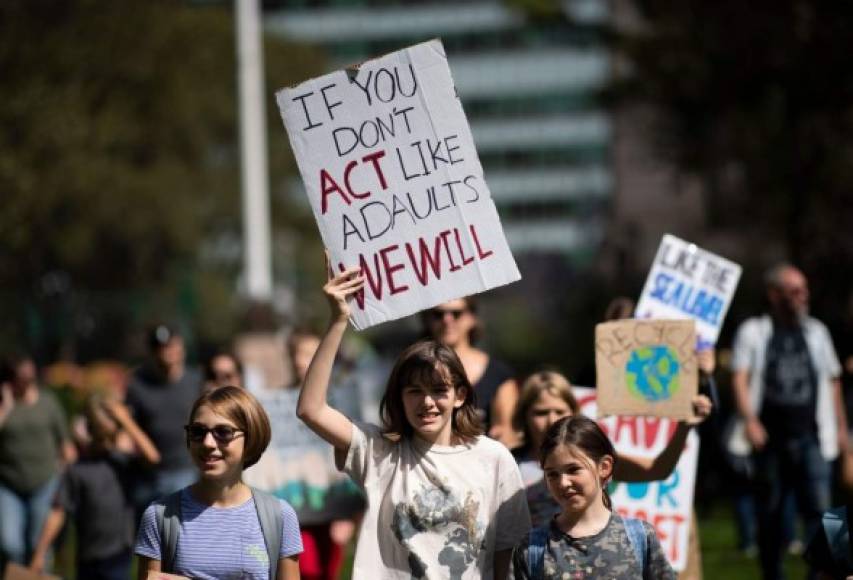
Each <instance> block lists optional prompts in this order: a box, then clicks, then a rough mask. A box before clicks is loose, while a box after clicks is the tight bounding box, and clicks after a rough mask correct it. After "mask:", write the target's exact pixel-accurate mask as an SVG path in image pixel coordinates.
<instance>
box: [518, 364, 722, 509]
mask: <svg viewBox="0 0 853 580" xmlns="http://www.w3.org/2000/svg"><path fill="white" fill-rule="evenodd" d="M711 409H712V404H711V400H710V399H709V398H708V397H706V396H705V395H697V396H696V397H695V398H694V400H693V410H694V413H695V417H694V418H692V419H689V420H687V421H679V423H678V426H677V427H676V429H675V432H674V433H673V435H672V437H671V438H670V440H669V442H668V443H667V445H666V447H665V448H664V449H663V451H661V453H660V454H659V455H658V456H657V457H654V458H651V457H635V456H631V455H619V461H618V462H617V463H616V466H615V467H614V472H613V478H614V479H616V480H618V481H657V480H661V479H666V478H667V477H669V474H670V473H672V470H673V469H675V466H676V464H677V463H678V459H679V458H680V457H681V452H682V450H683V449H684V444H685V443H686V441H687V435H688V434H689V433H690V428H691V427H693V426H695V425H698V424H699V423H701V422H702V421H704V420H705V418H706V417H707V416H708V415H709V414H710V413H711ZM578 413H580V406H579V405H578V402H577V400H576V399H575V396H574V393H573V392H572V386H571V384H569V381H568V380H567V379H566V377H564V376H563V375H561V374H560V373H556V372H553V371H541V372H538V373H535V374H533V375H531V376H530V377H529V378H528V379H527V380H526V381H525V382H524V386H523V387H522V390H521V397H520V398H519V404H518V407H517V408H516V412H515V416H514V417H513V426H514V427H515V429H517V430H518V431H521V432H522V433H523V434H524V444H523V445H522V446H521V447H519V448H517V449H514V450H513V455H514V456H515V458H516V461H518V468H519V470H520V471H521V478H522V480H523V481H524V486H525V489H526V492H527V504H528V507H529V508H530V517H531V521H532V523H533V525H534V526H541V525H543V524H545V523H547V522H548V520H550V519H551V517H553V516H554V514H556V513H558V512H559V511H560V507H559V505H557V503H556V502H554V500H553V499H552V498H551V495H550V494H549V493H548V489H547V487H546V485H545V481H544V474H543V472H542V468H541V466H540V464H539V450H540V448H541V446H542V441H543V439H544V438H545V432H546V431H547V430H548V428H549V427H550V426H551V425H552V424H554V423H555V422H557V421H558V420H560V419H562V418H563V417H568V416H570V415H577V414H578Z"/></svg>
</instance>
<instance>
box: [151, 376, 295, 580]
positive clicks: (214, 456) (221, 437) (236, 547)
mask: <svg viewBox="0 0 853 580" xmlns="http://www.w3.org/2000/svg"><path fill="white" fill-rule="evenodd" d="M185 429H186V433H187V447H188V448H189V452H190V456H191V457H192V460H193V463H195V466H196V468H197V469H198V471H199V478H198V481H197V482H196V483H194V484H193V485H191V486H189V487H186V488H184V489H182V490H180V491H178V492H176V494H173V495H172V496H168V497H167V498H166V499H164V500H160V501H158V502H154V503H152V504H151V505H149V506H148V508H147V509H146V510H145V513H144V515H143V516H142V522H141V524H140V527H139V535H138V537H137V541H136V550H135V551H136V554H137V555H138V556H139V573H138V577H139V578H145V577H146V575H147V574H148V572H149V571H158V572H159V571H163V572H172V573H174V574H178V575H182V576H186V577H188V578H197V579H216V578H245V579H252V580H262V579H267V578H269V579H272V580H296V579H298V578H299V563H298V559H297V555H298V554H299V553H300V552H302V542H301V539H300V534H299V523H298V522H297V521H296V514H295V513H294V511H293V508H291V507H290V505H288V504H287V502H285V501H284V500H280V499H275V498H273V497H272V496H269V495H268V494H264V492H260V491H258V490H254V489H252V488H250V487H249V486H247V485H246V484H245V483H243V479H242V474H243V470H244V469H245V468H247V467H249V466H251V465H254V464H255V463H256V462H257V461H258V459H259V458H260V456H261V454H262V453H263V451H264V449H266V447H267V445H268V444H269V441H270V424H269V419H268V418H267V414H266V412H264V410H263V408H262V407H261V405H260V404H259V403H258V401H257V400H256V399H255V397H253V396H252V395H251V394H249V393H248V392H247V391H245V390H243V389H240V388H237V387H234V386H227V387H220V388H218V389H214V390H212V391H208V392H206V393H204V394H202V395H201V397H199V398H198V399H197V400H196V402H195V404H194V405H193V407H192V411H191V412H190V420H189V423H188V424H187V425H186V427H185ZM270 505H272V506H273V508H272V510H273V514H272V516H270V515H269V511H268V510H269V506H270ZM265 510H267V511H266V512H265ZM276 511H277V512H278V513H275V512H276ZM175 512H177V513H175ZM175 517H177V521H178V525H177V526H171V522H172V521H174V518H175ZM265 521H275V522H276V527H277V528H278V529H275V530H272V533H271V534H268V533H267V530H266V529H264V522H265ZM278 522H280V526H279V525H278ZM174 528H177V531H176V533H177V539H175V537H174V533H173V530H174ZM276 536H278V537H280V541H279V542H278V546H277V549H275V547H272V546H269V545H268V544H269V543H270V541H271V540H270V538H275V537H276ZM172 550H174V553H172ZM269 554H273V555H275V554H277V555H278V558H277V559H276V560H271V559H270V556H269Z"/></svg>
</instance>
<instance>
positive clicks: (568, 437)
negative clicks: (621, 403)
mask: <svg viewBox="0 0 853 580" xmlns="http://www.w3.org/2000/svg"><path fill="white" fill-rule="evenodd" d="M560 445H565V446H566V447H568V448H569V449H574V450H577V451H580V452H581V453H583V454H584V455H586V456H587V457H589V458H590V459H591V460H592V461H593V463H594V464H595V465H598V464H599V462H601V460H602V459H603V458H604V457H605V456H608V455H609V456H610V457H611V459H612V461H613V467H614V469H615V467H616V449H614V448H613V443H611V442H610V439H609V438H608V437H607V435H606V434H605V433H604V431H602V430H601V427H599V426H598V423H596V422H595V421H593V420H592V419H590V418H589V417H586V416H584V415H572V416H571V417H563V418H562V419H560V420H559V421H557V422H556V423H554V424H553V425H551V427H549V428H548V431H547V432H546V433H545V439H544V440H543V441H542V447H541V448H540V449H539V464H540V465H541V466H542V467H543V468H544V467H545V460H546V459H548V456H549V455H551V453H553V452H554V450H555V449H556V448H557V447H559V446H560ZM610 474H611V475H610V476H611V477H613V471H612V470H611V472H610ZM607 483H608V482H607V481H604V482H602V483H601V488H602V489H601V492H602V499H603V501H604V507H606V508H607V509H611V510H612V509H613V502H611V501H610V495H609V494H608V493H607Z"/></svg>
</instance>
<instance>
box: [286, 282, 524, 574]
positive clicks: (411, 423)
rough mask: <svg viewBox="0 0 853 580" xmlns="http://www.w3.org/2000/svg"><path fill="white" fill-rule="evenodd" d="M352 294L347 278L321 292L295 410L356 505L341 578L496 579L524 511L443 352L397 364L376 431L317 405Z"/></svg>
mask: <svg viewBox="0 0 853 580" xmlns="http://www.w3.org/2000/svg"><path fill="white" fill-rule="evenodd" d="M363 286H364V277H363V276H361V275H360V273H359V270H358V269H357V268H351V269H348V270H346V271H344V272H343V273H341V274H340V275H337V276H335V277H334V278H332V279H330V280H329V281H328V283H327V284H326V286H325V287H324V289H323V290H324V292H325V294H326V297H327V299H328V301H329V303H330V306H331V311H332V321H331V323H330V325H329V327H328V329H327V331H326V333H325V335H324V336H323V339H322V341H321V342H320V346H319V348H318V350H317V353H316V354H315V355H314V358H313V360H312V361H311V365H310V367H309V369H308V374H307V376H306V378H305V383H304V385H303V387H302V393H301V395H300V398H299V404H298V408H297V414H298V415H299V417H300V419H302V420H303V421H304V422H305V423H306V424H307V425H308V426H309V427H310V428H311V429H313V430H314V431H315V432H316V433H317V434H318V435H320V436H321V437H323V438H324V439H325V440H326V441H328V442H329V443H331V444H332V445H333V446H334V448H335V456H336V460H337V463H338V466H339V467H340V468H341V469H342V470H344V471H345V472H346V473H347V474H348V475H349V476H350V477H351V478H352V479H353V480H354V481H355V482H356V483H357V484H359V486H360V487H361V488H362V489H363V490H364V491H365V494H366V495H367V503H368V507H367V512H366V513H365V516H364V520H363V523H362V528H361V533H360V534H359V539H358V545H357V547H356V553H355V563H354V566H353V578H383V579H385V580H396V579H399V580H403V579H405V580H409V579H411V578H421V579H424V580H429V579H436V578H442V579H443V578H458V579H460V580H470V579H475V578H476V579H480V578H483V579H486V580H490V579H492V578H496V579H498V580H504V579H505V578H506V577H507V573H508V571H509V564H510V556H511V551H512V547H513V546H515V545H516V544H518V543H519V542H520V541H522V540H523V538H525V537H526V536H527V533H528V530H529V528H530V516H529V514H528V512H527V502H526V501H525V497H524V490H523V487H522V483H521V477H520V475H519V473H518V468H517V467H516V465H515V461H514V460H513V459H512V455H510V453H509V451H508V450H507V448H506V447H505V446H503V445H501V444H500V443H498V442H497V441H493V440H491V439H489V438H488V437H483V436H482V428H481V426H480V421H479V418H478V416H477V412H476V409H475V407H474V391H473V389H472V388H471V383H470V382H469V380H468V376H467V374H466V373H465V369H464V367H463V366H462V363H461V362H460V361H459V357H458V356H456V353H455V352H453V349H451V348H449V347H448V346H446V345H444V344H442V343H440V342H437V341H422V342H419V343H416V344H414V345H412V346H410V347H409V348H408V349H406V350H405V351H404V352H403V353H402V354H401V355H400V357H399V358H398V359H397V361H396V363H395V365H394V368H393V370H392V371H391V375H390V377H389V379H388V384H387V386H386V390H385V394H384V396H383V397H382V401H381V403H380V415H381V417H382V423H383V425H382V427H378V426H375V425H370V424H364V423H353V422H352V421H350V419H349V418H347V417H346V416H345V415H344V414H343V413H341V412H340V411H338V410H337V409H335V408H333V407H331V406H330V405H329V403H328V400H327V394H328V389H329V381H330V378H331V372H332V365H333V363H334V360H335V355H336V353H337V351H338V348H339V347H340V344H341V339H342V338H343V335H344V332H345V331H346V328H347V323H348V319H349V315H350V305H349V303H348V300H349V299H350V298H351V297H352V296H353V294H355V293H356V292H358V291H359V290H360V289H361V288H363Z"/></svg>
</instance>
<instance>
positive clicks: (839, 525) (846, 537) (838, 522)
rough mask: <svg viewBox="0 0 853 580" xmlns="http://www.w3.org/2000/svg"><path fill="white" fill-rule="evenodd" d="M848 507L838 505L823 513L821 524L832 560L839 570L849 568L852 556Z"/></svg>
mask: <svg viewBox="0 0 853 580" xmlns="http://www.w3.org/2000/svg"><path fill="white" fill-rule="evenodd" d="M848 513H850V512H849V511H848V509H847V507H846V506H845V507H838V508H833V509H831V510H827V511H825V512H824V513H823V516H822V518H821V524H822V527H823V533H824V534H826V543H827V545H828V546H829V552H830V553H831V554H832V561H833V562H834V563H835V566H836V567H837V568H838V569H839V570H849V569H850V567H851V558H850V529H849V527H848V522H847V514H848Z"/></svg>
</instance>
